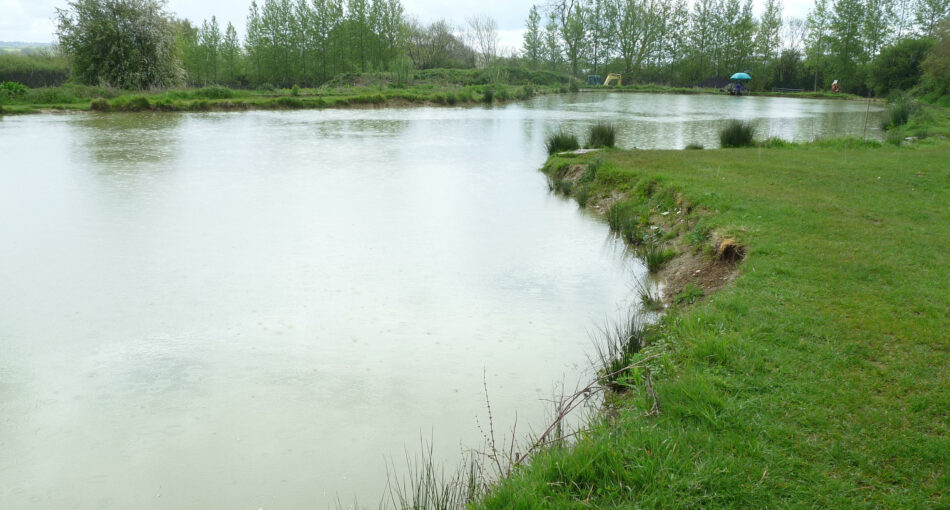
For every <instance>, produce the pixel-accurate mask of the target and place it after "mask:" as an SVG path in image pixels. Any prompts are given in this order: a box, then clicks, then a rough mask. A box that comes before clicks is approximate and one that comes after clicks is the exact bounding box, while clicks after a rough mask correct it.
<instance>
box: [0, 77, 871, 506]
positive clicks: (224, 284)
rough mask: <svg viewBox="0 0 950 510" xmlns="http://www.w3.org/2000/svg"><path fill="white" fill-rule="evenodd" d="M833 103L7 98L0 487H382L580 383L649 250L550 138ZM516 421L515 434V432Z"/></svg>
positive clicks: (28, 491)
mask: <svg viewBox="0 0 950 510" xmlns="http://www.w3.org/2000/svg"><path fill="white" fill-rule="evenodd" d="M864 112H865V105H863V104H860V103H852V102H845V101H837V102H834V101H802V100H792V99H762V98H731V97H720V96H662V95H637V94H615V95H609V94H603V93H582V94H577V95H564V96H547V97H540V98H536V99H534V100H533V101H530V102H528V103H519V104H510V105H505V106H496V107H494V108H483V107H470V108H413V109H375V110H374V109H363V110H328V111H301V112H247V113H211V114H129V115H122V114H113V115H97V114H78V115H36V116H21V117H3V118H0V158H2V159H0V452H2V453H0V503H2V506H3V507H6V508H17V509H61V508H81V509H85V508H90V509H91V508H97V509H99V508H139V509H151V508H156V509H157V508H162V509H165V508H178V509H191V508H236V509H239V508H240V509H243V508H248V509H258V508H265V509H266V508H286V509H298V508H326V507H328V506H331V505H333V504H334V501H336V499H337V498H339V499H340V500H341V501H344V502H350V501H352V500H353V499H354V498H359V500H360V501H361V502H362V503H364V504H366V505H367V506H370V507H375V506H376V503H377V501H378V498H379V497H380V495H381V494H382V492H383V488H384V485H385V482H386V463H387V460H388V459H393V460H395V462H396V463H397V464H400V463H401V462H402V459H403V455H404V451H406V450H408V451H410V452H415V451H417V445H418V444H419V441H420V438H424V439H425V440H427V441H428V440H431V441H432V442H433V443H434V444H435V448H436V452H437V456H438V457H439V458H440V459H444V460H446V461H447V462H449V463H450V464H451V463H452V462H453V459H455V458H457V456H458V452H459V447H460V445H477V444H479V443H480V440H481V435H480V433H479V431H478V428H477V427H476V417H481V419H482V421H483V422H484V418H485V409H484V400H485V397H484V393H483V382H486V383H487V386H488V389H489V392H490V398H491V402H492V409H493V412H494V416H495V420H496V423H495V427H496V429H498V430H507V427H508V425H509V424H511V423H512V421H513V420H514V417H515V413H516V411H517V413H518V414H517V416H518V421H519V423H521V424H522V426H523V427H525V426H526V425H525V424H527V425H528V426H530V425H534V426H538V425H540V424H541V423H542V422H543V421H544V418H545V415H546V409H545V408H546V406H545V404H544V403H543V402H541V399H544V398H546V397H549V396H550V395H551V394H552V392H553V391H554V387H555V384H556V383H557V382H560V381H565V382H566V384H567V385H569V386H573V384H574V383H576V382H577V381H578V380H584V379H586V378H587V377H589V374H590V369H589V368H588V367H589V364H588V362H587V354H588V353H590V352H591V347H590V340H589V338H588V331H590V330H592V329H594V328H595V327H597V326H598V325H600V324H602V323H603V321H604V320H605V319H606V318H608V317H611V318H612V317H615V316H616V315H617V314H618V312H619V311H620V310H622V309H624V308H626V307H628V306H630V305H631V303H632V300H633V299H634V298H633V296H634V295H635V292H633V291H632V288H633V287H634V285H635V281H636V279H637V278H640V277H643V275H644V269H643V268H642V266H640V265H639V264H638V263H636V262H635V261H632V260H630V259H629V258H628V257H625V256H624V255H623V249H622V247H621V246H619V245H618V244H617V243H616V242H615V241H613V240H612V239H611V237H610V236H609V235H608V229H607V227H606V226H605V225H604V224H603V223H601V222H600V221H598V220H597V219H595V218H593V217H591V216H589V215H587V214H584V213H583V212H582V211H579V210H578V209H577V207H576V206H575V205H574V204H573V203H572V202H570V201H567V200H563V199H561V198H558V197H555V196H553V195H551V194H550V193H548V191H547V187H546V183H545V179H544V177H543V176H542V175H541V174H540V173H539V172H538V171H537V168H538V167H539V166H540V164H541V163H542V162H543V161H544V157H545V155H544V153H543V141H544V135H545V133H546V132H549V131H551V130H553V129H554V128H555V127H556V126H558V125H561V124H563V125H567V126H569V127H571V128H574V129H578V130H579V131H580V130H581V129H583V128H584V127H585V126H586V125H589V124H590V123H591V122H594V121H597V120H603V119H606V120H610V121H613V122H615V123H617V124H618V125H619V127H620V133H621V134H620V145H622V146H626V147H633V146H636V147H641V148H648V147H659V148H681V147H682V146H684V145H685V144H687V143H690V142H698V143H703V144H704V145H706V146H707V147H710V146H715V143H716V142H715V137H716V134H715V131H716V127H717V126H718V125H719V124H721V123H722V122H723V120H724V119H726V118H730V117H738V118H746V119H753V120H756V122H758V124H759V126H760V129H763V130H766V131H767V132H768V133H769V134H772V135H775V136H781V137H784V138H790V139H798V140H807V139H811V138H814V137H815V136H819V135H844V134H858V135H860V134H861V133H862V129H863V123H864ZM524 430H526V429H524Z"/></svg>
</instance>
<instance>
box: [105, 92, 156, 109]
mask: <svg viewBox="0 0 950 510" xmlns="http://www.w3.org/2000/svg"><path fill="white" fill-rule="evenodd" d="M112 106H113V107H114V108H116V109H118V110H122V111H124V112H141V111H145V110H150V109H151V108H152V104H151V103H149V102H148V98H147V97H145V96H134V97H120V98H118V99H116V100H115V101H113V103H112Z"/></svg>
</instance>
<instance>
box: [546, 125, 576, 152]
mask: <svg viewBox="0 0 950 510" xmlns="http://www.w3.org/2000/svg"><path fill="white" fill-rule="evenodd" d="M544 146H545V147H546V148H547V150H548V155H549V156H553V155H555V154H557V153H559V152H567V151H576V150H577V149H580V148H581V144H580V143H579V142H578V141H577V136H575V135H574V134H573V133H568V132H567V131H564V130H563V129H562V130H559V131H557V132H555V133H551V134H550V135H548V139H547V141H545V143H544Z"/></svg>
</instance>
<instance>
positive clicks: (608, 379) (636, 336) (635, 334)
mask: <svg viewBox="0 0 950 510" xmlns="http://www.w3.org/2000/svg"><path fill="white" fill-rule="evenodd" d="M646 331H647V328H646V324H645V323H644V321H643V320H642V318H641V317H640V315H638V314H636V313H634V312H632V311H631V312H627V313H626V314H625V315H624V316H622V317H621V318H620V319H619V320H617V321H608V322H607V323H606V324H605V325H604V326H603V327H601V328H600V329H599V330H598V331H596V332H595V333H594V334H593V335H592V337H591V341H592V342H593V344H594V353H595V356H596V358H594V359H592V360H591V362H592V363H593V365H594V367H595V368H596V369H597V372H598V374H599V375H600V378H601V381H600V382H601V384H603V385H604V386H607V387H609V388H612V389H615V390H619V389H623V385H622V384H621V381H622V380H623V376H624V375H625V374H624V373H623V372H624V370H623V369H624V368H626V367H627V366H628V365H629V364H630V362H631V361H632V360H633V357H634V356H635V355H636V354H637V353H638V352H640V350H641V349H642V348H643V346H644V345H645V344H646V334H647V333H646Z"/></svg>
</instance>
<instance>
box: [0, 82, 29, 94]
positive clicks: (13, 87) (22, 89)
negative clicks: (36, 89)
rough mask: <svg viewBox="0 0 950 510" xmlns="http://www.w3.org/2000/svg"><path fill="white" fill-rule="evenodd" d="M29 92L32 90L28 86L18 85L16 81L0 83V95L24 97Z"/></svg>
mask: <svg viewBox="0 0 950 510" xmlns="http://www.w3.org/2000/svg"><path fill="white" fill-rule="evenodd" d="M29 90H30V89H29V88H28V87H27V86H26V85H23V84H22V83H17V82H15V81H6V82H3V83H0V95H4V96H7V97H22V96H25V95H26V93H27V92H28V91H29Z"/></svg>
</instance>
